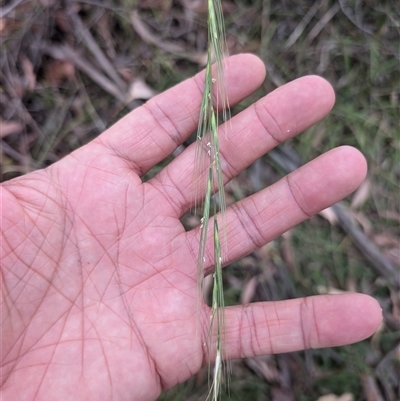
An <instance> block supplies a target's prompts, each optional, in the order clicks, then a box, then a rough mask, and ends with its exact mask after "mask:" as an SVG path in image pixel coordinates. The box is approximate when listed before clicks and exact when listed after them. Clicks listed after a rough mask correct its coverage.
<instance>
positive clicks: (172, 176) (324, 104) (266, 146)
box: [150, 76, 335, 216]
mask: <svg viewBox="0 0 400 401" xmlns="http://www.w3.org/2000/svg"><path fill="white" fill-rule="evenodd" d="M334 100H335V96H334V92H333V90H332V87H331V86H330V84H329V83H328V82H327V81H325V80H324V79H322V78H320V77H316V76H308V77H303V78H300V79H297V80H295V81H293V82H291V83H289V84H286V85H284V86H282V87H281V88H279V89H277V90H275V91H274V92H272V93H270V94H269V95H267V96H266V97H264V98H263V99H261V100H259V101H258V102H256V103H255V104H253V105H252V106H250V107H249V108H247V109H246V110H244V111H243V112H241V113H240V114H239V115H237V116H235V117H234V118H233V119H232V120H231V121H229V122H228V123H226V124H224V125H223V126H222V127H221V128H220V133H219V142H220V156H221V163H222V171H223V173H224V182H227V181H229V180H230V179H232V177H234V176H236V175H237V174H238V173H239V172H240V171H242V170H243V169H244V168H246V167H247V166H249V165H250V164H251V163H253V162H254V161H255V160H257V159H258V158H259V157H261V156H263V155H264V154H265V153H267V152H268V150H270V149H272V148H274V147H275V146H276V145H277V144H279V143H281V142H284V141H285V140H287V139H289V138H291V137H293V136H295V135H297V134H299V133H300V132H302V131H304V130H305V129H307V128H309V127H310V126H312V125H313V124H315V123H316V122H317V121H319V120H320V119H322V118H323V117H324V116H325V115H326V114H327V113H328V112H329V111H330V110H331V108H332V106H333V104H334ZM194 158H195V147H194V146H192V147H189V148H188V149H187V150H186V151H185V152H184V153H182V154H181V155H180V156H179V157H177V158H176V159H175V160H173V161H172V162H171V163H170V164H169V165H168V166H167V167H166V168H165V169H163V170H162V171H161V172H160V173H159V174H158V175H157V176H156V177H155V179H154V180H152V181H150V182H151V183H152V184H153V185H155V186H157V187H158V188H159V190H160V191H161V192H163V193H164V194H165V196H166V197H167V199H169V200H170V201H171V204H172V205H174V206H175V210H176V213H177V215H178V216H181V215H182V214H184V213H185V212H186V211H187V210H189V209H190V208H191V207H192V206H193V201H194V198H195V196H194V193H195V192H196V188H194V186H195V185H194V177H195V172H194V165H195V163H194ZM196 173H199V172H196Z"/></svg>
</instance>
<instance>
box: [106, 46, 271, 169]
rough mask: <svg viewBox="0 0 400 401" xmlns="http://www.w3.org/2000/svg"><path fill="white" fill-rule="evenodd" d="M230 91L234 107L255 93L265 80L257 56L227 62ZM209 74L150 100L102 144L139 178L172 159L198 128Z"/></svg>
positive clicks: (231, 102)
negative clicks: (127, 165)
mask: <svg viewBox="0 0 400 401" xmlns="http://www.w3.org/2000/svg"><path fill="white" fill-rule="evenodd" d="M226 64H227V68H226V87H227V96H228V99H229V103H230V104H231V105H234V104H236V103H238V102H240V101H241V100H242V99H244V98H245V97H247V96H249V95H250V94H251V93H252V92H254V91H255V90H256V89H257V88H258V87H259V86H260V85H261V83H262V82H263V80H264V78H265V67H264V64H263V63H262V61H261V60H260V59H259V58H257V57H256V56H253V55H250V54H242V55H238V56H233V57H230V58H229V59H228V60H227V63H226ZM204 77H205V73H204V71H203V72H201V73H199V74H197V75H196V76H195V77H193V78H190V79H188V80H186V81H184V82H182V83H180V84H178V85H176V86H175V87H173V88H171V89H169V90H168V91H166V92H164V93H162V94H160V95H158V96H156V97H154V98H153V99H151V100H149V101H148V102H147V103H146V104H145V105H144V106H142V107H140V108H138V109H136V110H134V111H132V112H131V113H129V114H128V115H127V116H125V117H124V118H123V119H122V120H120V121H119V122H118V123H116V124H115V125H114V126H112V127H111V128H110V129H109V130H107V131H106V132H105V133H104V134H103V135H101V136H100V137H99V138H98V141H99V142H101V143H102V144H103V145H105V146H107V148H109V149H111V150H112V151H114V152H115V153H117V154H118V155H119V156H120V157H122V158H123V159H125V160H127V162H128V163H129V165H130V166H131V167H132V168H133V169H134V170H135V171H136V172H137V173H139V174H144V173H145V172H146V171H148V170H149V169H150V168H151V167H153V166H154V165H156V164H157V163H159V162H160V161H162V160H163V159H165V158H166V157H167V156H169V155H170V154H171V153H172V152H173V151H174V150H175V149H176V148H177V147H178V146H179V145H180V144H181V143H183V142H184V141H185V140H186V139H187V138H188V137H189V136H190V135H191V134H192V133H193V132H194V131H195V130H196V128H197V124H198V117H199V112H200V105H201V97H202V93H203V83H204Z"/></svg>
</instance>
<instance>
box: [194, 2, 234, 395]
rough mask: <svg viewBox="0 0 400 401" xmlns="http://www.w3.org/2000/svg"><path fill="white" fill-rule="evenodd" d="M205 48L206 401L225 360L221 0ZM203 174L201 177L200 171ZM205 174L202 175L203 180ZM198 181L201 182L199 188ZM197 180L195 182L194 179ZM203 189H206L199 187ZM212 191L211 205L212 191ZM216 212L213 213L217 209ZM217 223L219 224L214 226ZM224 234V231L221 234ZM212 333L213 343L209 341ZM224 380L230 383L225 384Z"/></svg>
mask: <svg viewBox="0 0 400 401" xmlns="http://www.w3.org/2000/svg"><path fill="white" fill-rule="evenodd" d="M207 28H208V49H207V66H206V71H205V79H204V90H203V97H202V102H201V110H200V117H199V125H198V130H197V136H196V142H197V143H196V155H195V171H196V175H197V178H196V181H197V184H198V185H197V190H196V199H195V204H196V205H197V204H198V203H199V199H200V196H201V194H202V193H204V192H205V199H204V203H203V212H202V218H201V225H200V227H201V233H200V244H199V254H198V266H197V270H198V277H197V280H198V299H199V305H200V304H201V302H202V300H203V282H204V267H205V263H206V246H207V234H208V229H209V220H210V217H211V215H214V217H213V221H214V222H213V235H214V241H213V243H214V273H213V290H212V301H211V317H210V327H209V330H208V336H207V341H206V347H207V350H208V358H209V359H210V355H211V354H213V353H214V347H215V365H214V372H213V373H212V374H211V373H210V391H209V394H208V396H207V399H211V400H214V401H217V400H219V399H220V393H221V385H222V381H223V377H224V376H225V375H224V373H226V372H225V360H227V359H228V355H227V353H226V350H225V349H224V333H225V318H224V289H223V280H222V264H223V254H224V249H223V247H222V245H223V244H221V237H220V229H219V225H220V222H222V225H223V216H224V211H225V207H226V206H225V205H226V201H225V194H224V183H223V176H222V169H221V160H220V153H219V142H218V112H219V110H222V115H223V119H225V120H226V119H227V116H228V114H229V106H228V99H227V96H226V90H225V79H224V71H223V68H224V66H223V58H224V53H225V48H226V45H225V28H224V16H223V12H222V6H221V2H220V0H208V18H207ZM213 59H215V73H214V74H213V68H212V63H213ZM203 171H205V172H206V174H204V173H203ZM204 175H205V177H204ZM202 178H205V185H203V182H204V181H203V182H202ZM199 180H200V181H199ZM203 188H205V191H203V190H202V189H203ZM214 189H216V194H215V195H214V196H217V197H218V200H216V199H214V202H212V195H213V191H214ZM217 209H218V210H217ZM217 212H220V213H219V215H220V218H217ZM219 220H220V222H219ZM222 232H223V231H222ZM214 334H215V338H216V341H215V344H213V338H214ZM228 381H229V380H228Z"/></svg>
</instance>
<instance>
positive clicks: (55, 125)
mask: <svg viewBox="0 0 400 401" xmlns="http://www.w3.org/2000/svg"><path fill="white" fill-rule="evenodd" d="M222 3H223V9H224V12H225V19H226V29H227V42H228V48H229V52H230V54H236V53H241V52H252V53H255V54H258V55H259V56H260V57H261V58H262V60H263V61H264V63H265V64H266V66H267V70H268V76H267V79H266V80H265V82H264V84H263V86H262V87H261V88H260V89H259V90H258V91H257V92H256V93H254V94H253V95H252V96H250V97H249V98H248V99H246V100H245V101H244V102H242V103H241V104H240V105H238V106H236V107H234V108H233V110H232V114H236V113H238V112H239V111H240V110H242V109H243V108H245V107H246V106H248V105H249V104H251V103H252V102H254V101H256V100H257V99H259V98H260V97H261V96H263V95H265V94H266V93H268V92H270V91H272V90H274V89H275V88H276V87H278V86H280V85H283V84H285V83H286V82H288V81H290V80H292V79H294V78H297V77H300V76H302V75H307V74H318V75H321V76H323V77H325V78H326V79H328V80H329V81H330V82H331V84H332V85H333V87H334V88H335V91H336V95H337V102H336V105H335V107H334V109H333V111H332V112H331V113H330V115H329V116H328V117H327V118H325V119H324V120H323V121H322V122H320V123H318V124H317V125H315V126H314V127H313V128H311V129H309V130H308V131H306V132H304V133H303V134H302V135H300V136H299V137H297V138H295V139H292V140H290V141H289V142H287V143H286V144H284V145H282V146H280V147H279V148H278V149H276V150H274V151H273V152H271V153H269V154H268V155H266V156H265V157H263V158H262V159H260V160H258V161H257V162H256V163H254V165H252V166H251V167H250V168H249V169H247V170H246V171H245V172H243V173H242V174H241V175H240V176H239V177H237V178H236V179H235V180H233V181H232V182H231V183H229V184H228V185H227V200H228V203H229V204H231V203H233V202H235V201H237V200H238V199H242V198H243V197H245V196H247V195H249V194H252V193H254V192H256V191H259V190H260V189H262V188H264V187H266V186H268V185H271V184H272V183H273V182H275V181H277V180H279V179H280V178H281V177H283V176H284V175H285V174H287V173H288V172H289V171H291V170H293V169H294V168H296V166H299V165H301V164H302V163H305V162H306V161H308V160H310V159H312V158H314V157H316V156H318V155H320V154H321V153H322V152H324V151H326V150H328V149H331V148H333V147H335V146H340V145H344V144H347V145H352V146H355V147H356V148H358V149H360V150H361V151H362V152H363V153H364V155H365V156H366V158H367V160H368V164H369V174H368V178H367V179H366V181H365V182H364V183H363V185H362V186H361V187H360V188H359V190H358V191H356V193H354V194H353V195H352V196H351V197H349V198H348V199H346V200H344V201H342V202H340V204H338V205H335V207H333V208H329V209H327V210H325V211H324V212H323V213H321V214H320V215H318V216H315V217H313V218H311V219H309V220H308V221H306V222H304V223H302V224H300V225H299V226H298V227H296V228H294V229H292V230H290V231H289V232H287V233H285V234H284V235H283V236H282V237H280V238H277V239H276V240H274V241H273V242H271V243H269V244H268V245H266V246H264V247H263V248H262V249H260V250H258V251H257V252H254V253H252V254H250V255H248V256H247V257H245V258H244V259H242V260H241V261H238V262H237V263H235V264H233V265H231V266H229V267H228V268H226V270H225V273H224V274H225V286H226V303H227V304H236V303H240V302H242V303H247V302H254V301H261V300H281V299H287V298H294V297H301V296H308V295H315V294H325V293H338V292H339V293H340V292H345V291H359V292H363V293H366V294H370V295H372V296H373V297H375V298H376V299H378V301H379V302H380V304H381V306H382V309H383V313H384V321H383V322H382V326H381V328H380V329H379V331H378V332H377V333H376V334H375V335H374V336H373V337H372V338H369V339H367V340H365V341H363V342H361V343H359V344H355V345H351V346H346V347H339V348H332V349H326V350H307V351H304V352H297V353H291V354H285V355H276V356H265V357H259V358H253V359H247V360H243V361H234V362H233V365H232V366H233V367H232V383H231V386H230V399H231V400H256V401H257V400H272V401H295V400H296V401H309V400H310V401H317V400H318V401H364V400H365V401H396V400H399V399H400V387H399V377H400V347H399V341H400V295H399V289H400V284H399V280H400V278H399V276H400V271H399V259H400V244H399V240H400V108H399V107H400V106H399V102H400V35H399V32H400V4H399V2H398V1H395V0H393V1H389V0H384V1H380V2H376V1H372V0H368V1H361V0H340V1H334V0H317V1H310V0H298V1H293V0H278V1H271V0H247V1H246V0H223V1H222ZM206 39H207V30H206V0H176V1H172V0H114V1H107V0H105V1H101V0H86V1H72V0H64V1H61V0H30V1H29V0H12V1H1V8H0V41H1V56H0V63H1V75H0V109H1V117H0V118H1V119H0V169H1V171H0V178H1V180H2V181H5V180H9V179H12V178H14V177H17V176H19V175H22V174H26V173H28V172H30V171H33V170H35V169H39V168H43V167H46V166H49V165H51V164H52V163H54V162H56V161H57V160H59V159H60V158H62V157H64V156H65V155H68V154H69V153H70V152H72V151H73V150H74V149H76V148H78V147H80V146H82V145H84V144H85V143H87V142H89V141H90V140H91V139H93V138H95V137H96V136H97V135H99V134H100V133H101V132H102V131H104V130H105V129H106V128H107V127H109V126H110V125H112V124H113V123H114V122H115V121H116V120H118V119H119V118H120V117H122V116H123V115H125V114H126V113H128V112H129V111H130V110H132V109H134V108H136V107H138V106H140V105H141V104H143V103H144V102H145V101H146V100H148V99H149V98H151V97H152V96H154V95H155V94H157V93H159V92H161V91H163V90H165V89H167V88H169V87H171V86H172V85H174V84H176V83H178V82H180V81H182V80H183V79H185V78H188V77H190V76H192V75H193V74H195V73H196V72H198V71H199V70H200V69H202V68H203V67H204V64H205V57H206V46H207V43H206ZM189 143H190V141H188V142H187V143H185V144H183V145H182V147H181V149H178V151H177V152H176V154H178V153H179V152H180V151H182V150H183V149H184V147H185V146H187V145H188V144H189ZM176 154H174V155H171V158H173V157H175V156H176ZM171 158H170V159H169V160H167V161H165V162H164V164H162V165H160V166H157V167H155V168H154V170H153V171H151V172H150V174H149V176H150V175H152V174H155V173H156V172H157V171H159V169H160V168H162V166H163V165H165V164H166V163H168V162H169V161H170V160H171ZM147 178H148V176H146V177H144V179H147ZM184 223H185V224H186V225H187V226H188V227H190V226H191V225H192V224H193V218H191V217H190V216H185V217H184ZM366 313H368V312H367V311H366ZM355 318H356V317H355ZM132 374H135V372H132ZM207 387H208V383H207V368H205V369H204V370H202V371H200V372H199V374H198V375H196V376H195V377H193V378H192V379H190V380H189V381H188V382H187V383H183V384H181V385H179V386H177V387H175V388H174V389H171V390H169V391H167V392H165V393H164V394H163V395H162V396H161V397H160V398H159V401H170V400H193V401H194V400H204V399H205V395H206V394H207ZM225 398H226V399H228V397H224V399H225Z"/></svg>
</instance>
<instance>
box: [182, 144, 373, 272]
mask: <svg viewBox="0 0 400 401" xmlns="http://www.w3.org/2000/svg"><path fill="white" fill-rule="evenodd" d="M366 171H367V166H366V162H365V158H364V156H363V155H362V154H361V153H360V152H359V151H358V150H356V149H354V148H351V147H349V146H343V147H340V148H336V149H333V150H331V151H329V152H327V153H325V154H323V155H322V156H319V157H318V158H316V159H315V160H313V161H311V162H309V163H307V164H305V165H304V166H302V167H300V168H299V169H297V170H296V171H294V172H292V173H290V174H289V175H288V176H286V177H285V178H283V179H281V180H280V181H278V182H277V183H275V184H273V185H271V186H270V187H268V188H266V189H264V190H262V191H260V192H258V193H257V194H255V195H253V196H250V197H248V198H246V199H244V200H242V201H240V202H237V203H236V204H234V205H232V206H230V207H229V208H228V209H227V211H226V215H225V219H224V222H225V223H226V228H225V230H226V239H227V247H226V248H227V255H226V260H225V264H228V263H231V262H233V261H234V260H236V259H239V258H241V257H243V256H244V255H247V254H249V253H250V252H252V251H254V250H255V249H258V248H260V247H261V246H263V245H265V244H266V243H268V242H270V241H271V240H273V239H274V238H276V237H277V236H279V235H281V234H282V233H284V232H285V231H287V230H289V229H290V228H292V227H294V226H295V225H297V224H299V223H300V222H302V221H304V220H305V219H307V218H308V217H310V216H312V215H314V214H316V213H318V212H320V211H321V210H323V209H325V208H327V207H328V206H331V205H332V204H334V203H336V202H337V201H339V200H340V199H342V198H344V197H345V196H347V195H348V194H350V193H351V192H353V191H354V190H355V189H356V188H357V187H358V186H359V185H360V184H361V183H362V181H363V180H364V178H365V175H366ZM209 227H210V232H209V235H208V238H209V240H208V242H207V248H206V249H207V257H206V263H205V268H206V269H207V271H208V272H210V269H211V267H212V266H213V256H212V255H213V236H212V227H213V224H209ZM185 235H187V241H188V244H189V246H191V247H192V254H193V255H197V254H198V246H199V235H200V229H199V228H196V229H194V230H191V231H189V232H187V233H185Z"/></svg>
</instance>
